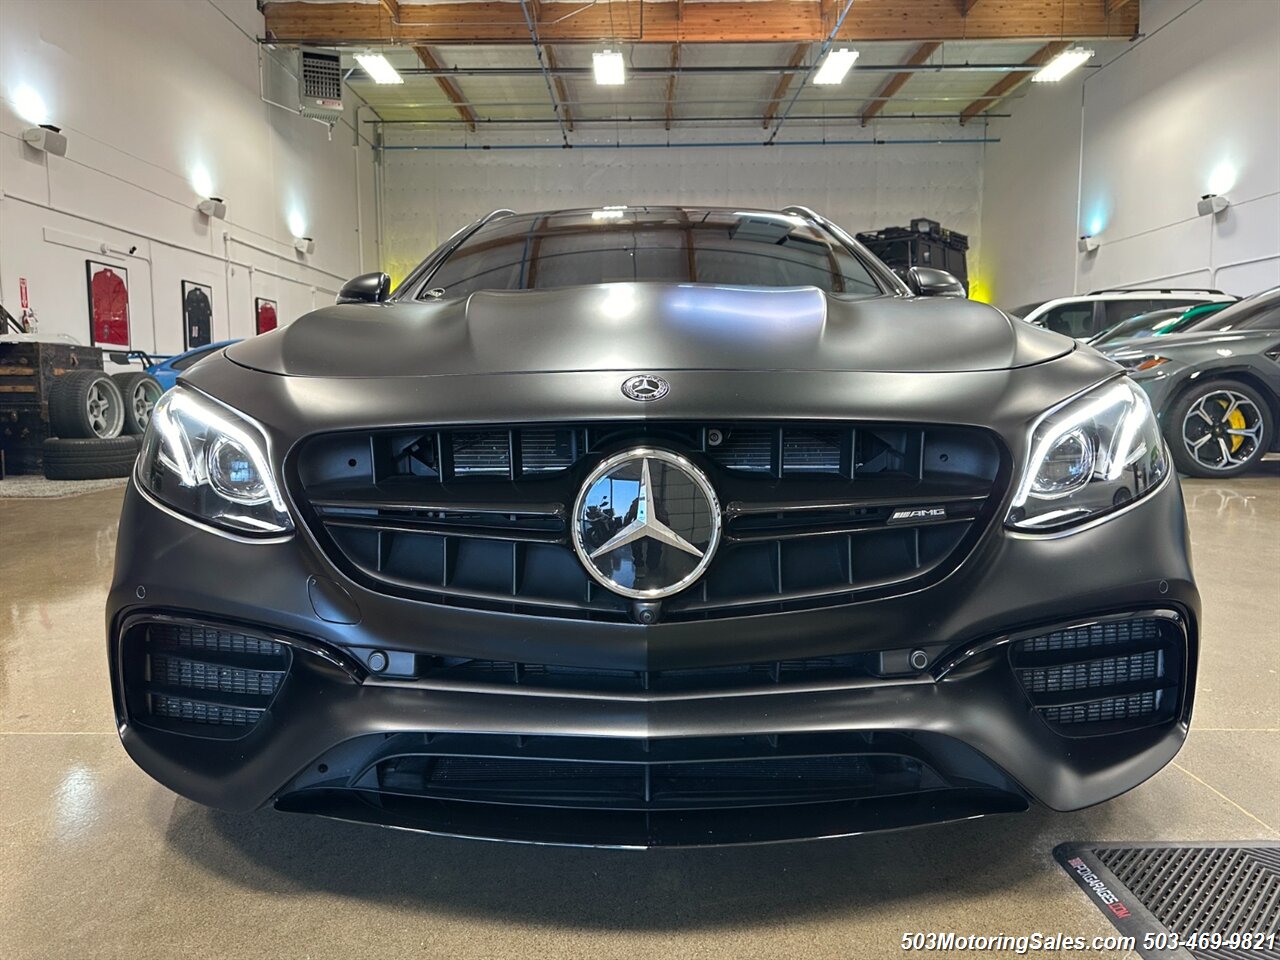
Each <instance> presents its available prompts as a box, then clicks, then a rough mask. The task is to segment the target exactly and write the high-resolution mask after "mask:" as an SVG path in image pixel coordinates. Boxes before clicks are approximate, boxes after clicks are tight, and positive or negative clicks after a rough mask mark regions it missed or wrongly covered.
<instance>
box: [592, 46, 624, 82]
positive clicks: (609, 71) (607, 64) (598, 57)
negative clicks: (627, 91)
mask: <svg viewBox="0 0 1280 960" xmlns="http://www.w3.org/2000/svg"><path fill="white" fill-rule="evenodd" d="M591 69H592V71H593V72H594V73H595V75H596V83H598V84H599V85H600V86H602V87H618V86H621V85H622V84H624V83H626V82H627V65H626V62H625V61H624V60H623V59H622V54H621V53H620V52H619V51H617V50H605V51H604V52H603V53H593V54H592V55H591Z"/></svg>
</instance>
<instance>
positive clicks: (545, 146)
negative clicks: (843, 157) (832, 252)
mask: <svg viewBox="0 0 1280 960" xmlns="http://www.w3.org/2000/svg"><path fill="white" fill-rule="evenodd" d="M999 142H1000V138H999V137H948V138H943V139H938V138H936V137H917V138H905V139H902V138H900V139H883V140H882V139H874V140H834V139H832V140H777V141H774V142H773V143H761V142H760V141H759V140H718V141H708V142H706V143H662V142H655V143H577V144H573V145H571V146H569V147H567V148H566V147H565V146H564V145H563V144H559V143H492V144H467V143H430V144H393V145H391V146H384V147H382V149H383V150H416V151H436V150H458V151H462V150H470V151H473V152H483V151H485V150H564V149H571V150H657V149H663V150H678V149H681V148H698V147H701V148H704V149H705V148H716V149H727V148H733V147H764V146H769V147H860V146H867V147H872V146H874V147H878V146H900V145H904V144H929V145H932V146H938V145H943V144H951V143H999Z"/></svg>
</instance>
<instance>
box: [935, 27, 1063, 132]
mask: <svg viewBox="0 0 1280 960" xmlns="http://www.w3.org/2000/svg"><path fill="white" fill-rule="evenodd" d="M1069 46H1071V44H1070V43H1068V42H1067V41H1065V40H1055V41H1054V42H1053V43H1046V44H1045V45H1044V46H1043V47H1041V48H1040V49H1039V50H1037V51H1036V52H1035V53H1033V54H1032V55H1031V56H1029V57H1028V58H1027V59H1026V60H1024V61H1023V65H1024V66H1026V67H1027V68H1028V69H1027V70H1025V71H1024V70H1017V71H1013V72H1011V73H1006V74H1005V75H1004V76H1003V77H1001V78H1000V79H999V80H997V81H996V82H995V83H994V84H992V86H991V89H990V90H988V91H987V92H986V93H984V94H983V95H982V96H980V97H979V98H978V99H977V100H974V101H973V103H971V104H969V105H968V106H967V107H965V108H964V109H963V110H961V111H960V123H961V125H963V124H965V123H968V122H969V121H970V120H972V119H973V118H974V117H976V116H977V115H978V114H980V113H983V112H985V111H987V110H990V109H991V108H992V107H993V106H995V105H996V104H997V103H998V102H1000V101H1001V100H1003V99H1004V98H1005V97H1007V96H1008V95H1009V94H1011V93H1013V91H1015V90H1017V89H1018V88H1019V87H1020V86H1022V85H1023V84H1024V83H1026V82H1027V81H1028V80H1030V79H1031V76H1032V74H1034V73H1035V72H1036V71H1037V70H1039V69H1040V68H1041V67H1042V66H1044V65H1045V64H1046V63H1048V62H1049V61H1050V60H1052V59H1053V58H1054V57H1056V56H1057V55H1058V54H1059V53H1061V52H1062V51H1063V50H1065V49H1067V47H1069Z"/></svg>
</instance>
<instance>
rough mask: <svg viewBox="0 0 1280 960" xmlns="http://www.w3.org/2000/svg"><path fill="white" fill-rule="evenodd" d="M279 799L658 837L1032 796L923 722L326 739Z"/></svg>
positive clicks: (298, 807) (604, 840)
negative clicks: (815, 728)
mask: <svg viewBox="0 0 1280 960" xmlns="http://www.w3.org/2000/svg"><path fill="white" fill-rule="evenodd" d="M276 807H277V809H281V810H287V811H296V812H308V813H320V814H326V815H329V816H338V817H341V818H343V819H348V820H358V821H368V822H372V823H381V824H386V825H392V826H397V827H404V828H407V829H411V830H425V831H428V832H432V833H441V834H450V835H454V836H465V837H489V838H493V839H503V840H521V841H528V842H538V843H553V844H566V843H567V844H574V845H584V844H585V845H601V846H624V847H653V846H686V845H692V846H702V845H707V844H722V843H767V842H775V841H781V840H794V839H799V838H803V837H830V836H839V835H846V834H851V833H861V832H866V831H871V830H885V829H899V828H902V827H906V826H914V825H918V824H921V823H928V822H937V821H941V820H955V819H962V818H969V817H974V816H980V815H983V814H989V813H999V812H1011V811H1014V810H1024V809H1026V807H1027V801H1026V798H1025V796H1024V795H1023V794H1022V792H1021V791H1020V789H1019V788H1018V786H1017V785H1016V784H1014V783H1013V782H1012V781H1011V780H1010V779H1009V778H1008V776H1007V775H1005V774H1004V773H1002V772H1001V771H1000V770H998V769H996V768H995V767H994V766H993V765H992V764H991V763H990V761H988V760H987V759H986V758H985V757H983V756H982V755H981V754H979V753H977V752H976V751H974V750H973V749H972V748H971V747H969V746H967V745H966V744H964V743H962V742H960V741H958V740H954V739H951V738H949V737H944V736H942V735H940V734H935V733H928V732H920V733H909V734H907V733H900V732H897V731H859V732H832V733H779V734H776V735H751V736H720V737H673V738H655V739H631V738H618V737H602V736H594V737H574V736H545V735H533V736H515V735H503V734H474V733H467V734H459V733H441V732H416V733H415V732H410V733H398V734H393V735H389V736H388V735H385V734H374V735H368V736H364V737H358V738H356V739H354V740H346V741H344V742H343V743H341V744H339V745H337V746H335V747H333V748H332V749H331V750H329V751H327V752H326V753H324V754H322V755H321V756H319V757H317V758H315V760H314V761H313V762H312V763H310V764H308V765H307V766H306V767H304V768H303V769H302V770H301V771H300V772H299V773H298V775H297V776H296V777H294V779H293V780H292V781H291V782H290V783H289V784H287V785H286V786H285V787H284V788H283V789H282V790H281V791H280V793H279V794H278V796H277V799H276Z"/></svg>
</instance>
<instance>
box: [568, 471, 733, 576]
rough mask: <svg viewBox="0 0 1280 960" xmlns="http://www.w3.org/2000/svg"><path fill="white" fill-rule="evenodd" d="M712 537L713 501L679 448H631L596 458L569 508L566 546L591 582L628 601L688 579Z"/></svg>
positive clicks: (716, 531) (702, 562)
mask: <svg viewBox="0 0 1280 960" xmlns="http://www.w3.org/2000/svg"><path fill="white" fill-rule="evenodd" d="M719 542H720V503H719V501H718V500H717V499H716V494H715V491H714V490H713V489H712V488H711V484H710V483H709V482H708V480H707V478H706V477H705V476H704V475H703V473H702V471H701V470H699V469H698V468H697V467H695V466H694V465H693V464H692V463H690V462H689V461H688V460H686V459H685V458H684V457H682V456H680V455H679V454H676V453H672V452H671V451H669V450H659V449H653V448H648V447H637V448H635V449H632V450H627V451H625V452H623V453H618V454H614V455H613V456H612V457H609V458H608V459H607V460H605V461H603V462H602V463H601V464H600V465H599V466H598V467H596V468H595V470H593V471H591V475H590V476H589V477H587V479H586V482H585V483H584V484H583V485H582V492H581V493H579V494H578V500H577V503H576V504H575V506H574V510H573V546H574V549H575V550H576V551H577V554H578V559H579V560H581V561H582V565H583V566H584V567H586V568H587V573H589V574H591V576H592V577H594V578H595V580H596V581H597V582H599V583H601V584H603V585H604V586H606V587H608V588H609V589H610V590H612V591H613V592H614V593H618V594H621V595H622V596H624V597H631V598H632V599H636V600H661V599H662V598H663V597H669V596H671V595H672V594H675V593H679V592H680V591H681V590H683V589H684V588H685V587H687V586H689V585H690V584H692V583H693V582H694V581H695V580H697V579H698V577H700V576H702V574H703V572H704V571H705V570H706V569H707V567H708V565H709V564H710V563H711V558H712V556H713V555H714V554H715V551H716V546H717V544H719Z"/></svg>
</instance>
